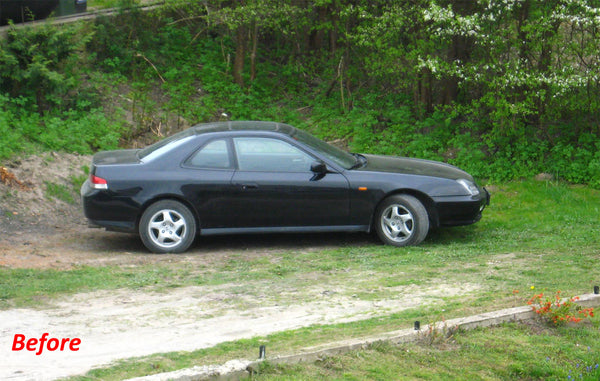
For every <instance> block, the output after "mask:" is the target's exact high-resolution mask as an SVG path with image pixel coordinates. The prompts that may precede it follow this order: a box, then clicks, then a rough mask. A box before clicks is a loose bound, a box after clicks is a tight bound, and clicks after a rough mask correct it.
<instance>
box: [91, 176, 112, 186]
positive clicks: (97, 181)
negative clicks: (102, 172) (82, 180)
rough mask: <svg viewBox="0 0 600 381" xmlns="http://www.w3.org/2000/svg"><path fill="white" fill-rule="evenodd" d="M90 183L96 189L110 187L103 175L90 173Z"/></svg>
mask: <svg viewBox="0 0 600 381" xmlns="http://www.w3.org/2000/svg"><path fill="white" fill-rule="evenodd" d="M90 184H92V188H94V189H108V183H107V182H106V180H105V179H103V178H102V177H98V176H96V175H90Z"/></svg>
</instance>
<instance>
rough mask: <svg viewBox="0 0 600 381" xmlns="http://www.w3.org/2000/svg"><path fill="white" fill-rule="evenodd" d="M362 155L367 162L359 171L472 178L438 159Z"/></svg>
mask: <svg viewBox="0 0 600 381" xmlns="http://www.w3.org/2000/svg"><path fill="white" fill-rule="evenodd" d="M363 156H364V157H365V158H366V159H367V164H366V165H364V166H363V167H362V168H360V169H359V170H361V171H373V172H392V173H404V174H409V175H420V176H433V177H441V178H445V179H451V180H458V179H466V180H471V181H472V180H473V178H472V177H471V175H469V174H468V173H467V172H465V171H463V170H461V169H459V168H457V167H455V166H453V165H450V164H446V163H441V162H439V161H431V160H423V159H413V158H407V157H396V156H382V155H367V154H363Z"/></svg>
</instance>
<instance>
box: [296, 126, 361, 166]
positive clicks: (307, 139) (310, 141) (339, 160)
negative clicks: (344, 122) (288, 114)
mask: <svg viewBox="0 0 600 381" xmlns="http://www.w3.org/2000/svg"><path fill="white" fill-rule="evenodd" d="M292 137H293V138H294V139H296V140H298V141H299V142H301V143H304V144H306V145H307V146H309V147H312V148H314V149H315V151H318V152H320V153H322V154H323V155H325V156H326V157H327V158H328V159H330V160H331V161H333V162H335V163H336V164H337V165H339V166H341V167H343V168H344V169H351V168H352V167H354V166H355V164H356V162H357V159H356V158H355V157H354V156H352V155H351V154H349V153H348V152H346V151H343V150H341V149H339V148H337V147H334V146H332V145H330V144H328V143H326V142H324V141H322V140H320V139H317V138H315V137H314V136H312V135H310V134H308V133H306V132H304V131H301V130H296V133H295V134H294V135H293V136H292Z"/></svg>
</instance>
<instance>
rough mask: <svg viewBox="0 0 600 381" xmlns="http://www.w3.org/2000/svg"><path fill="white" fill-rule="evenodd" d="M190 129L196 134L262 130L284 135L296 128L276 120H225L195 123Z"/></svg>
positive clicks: (290, 133)
mask: <svg viewBox="0 0 600 381" xmlns="http://www.w3.org/2000/svg"><path fill="white" fill-rule="evenodd" d="M190 129H192V130H194V133H195V134H196V135H199V134H205V133H210V132H225V131H264V132H279V133H282V134H285V135H289V136H293V135H294V132H295V131H296V128H294V127H292V126H290V125H288V124H284V123H277V122H261V121H227V122H213V123H201V124H197V125H195V126H193V127H190Z"/></svg>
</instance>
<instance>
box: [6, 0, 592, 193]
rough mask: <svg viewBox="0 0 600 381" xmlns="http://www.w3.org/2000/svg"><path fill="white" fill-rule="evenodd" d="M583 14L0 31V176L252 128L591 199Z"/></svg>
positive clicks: (568, 6) (518, 12) (548, 7)
mask: <svg viewBox="0 0 600 381" xmlns="http://www.w3.org/2000/svg"><path fill="white" fill-rule="evenodd" d="M118 4H119V5H120V6H122V7H123V9H126V8H129V7H130V5H132V4H133V2H132V1H119V2H118ZM599 5H600V3H598V2H597V1H596V0H594V1H592V0H589V1H580V0H568V1H564V0H562V1H558V0H556V1H538V0H527V1H517V0H504V1H490V0H478V1H472V2H464V1H459V0H418V1H413V2H403V1H383V0H381V1H376V2H375V3H373V2H372V1H364V0H359V1H331V0H325V1H323V0H318V1H309V2H305V1H302V2H301V1H290V2H280V1H277V0H247V1H244V2H233V3H231V2H223V1H220V0H210V1H205V2H188V1H180V0H170V1H167V2H166V3H165V4H164V5H163V6H161V7H160V8H158V9H157V10H155V11H152V12H142V11H140V10H138V9H133V10H130V11H123V12H121V13H120V14H119V15H117V16H114V17H110V18H108V17H104V18H99V19H96V20H95V21H93V22H82V23H80V24H76V25H63V26H57V27H54V26H50V25H43V26H41V27H37V28H35V29H33V28H18V29H16V28H15V29H11V30H10V31H9V32H8V37H7V38H6V39H4V40H2V41H1V42H0V97H1V98H0V121H2V123H0V129H1V130H2V131H0V132H2V133H1V134H0V139H1V140H0V143H2V144H0V158H4V159H6V158H8V157H11V156H12V155H15V154H16V153H19V152H23V151H31V150H34V149H42V150H48V149H51V150H66V151H77V152H82V153H89V152H93V151H95V150H99V149H110V148H114V147H116V146H117V145H118V144H121V146H128V145H131V144H133V143H131V141H132V139H134V140H135V139H137V138H139V137H141V136H154V138H156V137H160V136H164V135H166V134H168V133H170V132H172V131H173V130H177V129H180V128H183V127H185V126H188V125H191V124H194V123H197V122H204V121H212V120H218V119H223V118H224V119H236V120H239V119H262V120H277V121H283V122H288V123H291V124H294V125H296V126H299V127H301V128H304V129H307V130H309V131H311V132H313V133H315V134H316V135H318V136H320V137H323V138H327V139H331V140H334V139H341V141H343V142H346V143H347V144H348V145H349V148H351V149H352V150H355V151H370V152H374V153H386V154H395V155H407V156H417V157H423V158H430V159H436V160H443V161H446V162H450V163H452V164H456V165H458V166H461V167H463V168H464V169H466V170H468V171H470V172H472V173H473V174H474V175H476V176H477V177H479V178H484V179H490V180H491V181H500V180H510V179H516V178H521V177H531V176H534V175H537V174H539V173H543V172H545V173H549V174H552V175H554V176H555V177H557V178H561V179H564V180H566V181H569V182H573V183H585V184H591V185H592V186H595V187H598V186H600V139H599V134H600V131H599V130H598V128H597V126H598V117H599V115H600V114H599V113H600V103H599V102H597V99H599V97H598V94H599V93H600V85H599V83H600V82H599V81H598V80H597V75H598V74H597V73H598V66H599V65H600V61H598V57H599V56H600V54H599V53H600V45H599V43H598V41H600V39H598V38H597V31H598V30H600V28H599V26H600V25H599V24H598V23H599V22H600V21H599V20H600V18H598V17H596V16H597V14H598V13H600V8H599ZM144 141H147V140H144Z"/></svg>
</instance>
